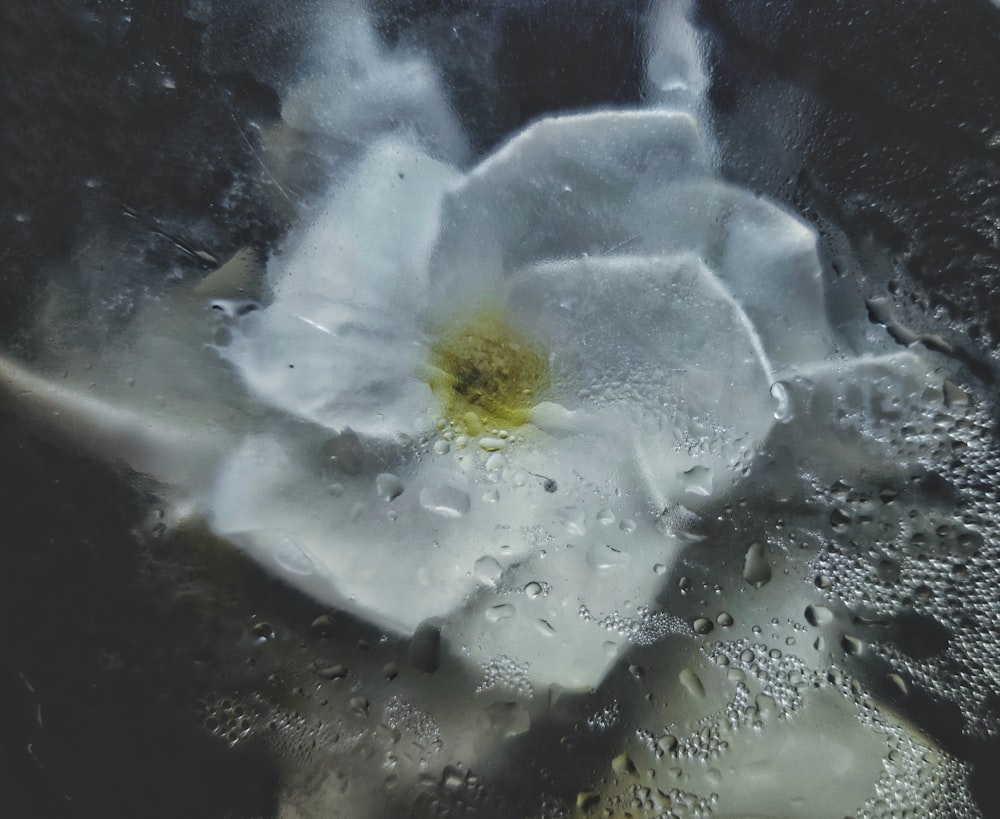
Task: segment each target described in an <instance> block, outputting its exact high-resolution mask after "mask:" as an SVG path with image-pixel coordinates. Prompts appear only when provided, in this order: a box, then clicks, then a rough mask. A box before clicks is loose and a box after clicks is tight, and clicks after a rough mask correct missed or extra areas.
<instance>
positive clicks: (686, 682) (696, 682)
mask: <svg viewBox="0 0 1000 819" xmlns="http://www.w3.org/2000/svg"><path fill="white" fill-rule="evenodd" d="M677 678H678V679H679V680H680V681H681V685H683V686H684V688H685V689H686V690H687V692H688V693H689V694H690V695H691V696H692V697H695V698H696V699H699V700H700V699H704V697H705V685H704V683H703V682H702V681H701V678H699V677H698V675H697V674H695V673H694V672H693V671H692V670H691V669H690V668H685V669H684V670H683V671H681V673H680V674H678V675H677Z"/></svg>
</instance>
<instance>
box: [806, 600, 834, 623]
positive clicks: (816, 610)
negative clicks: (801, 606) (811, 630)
mask: <svg viewBox="0 0 1000 819" xmlns="http://www.w3.org/2000/svg"><path fill="white" fill-rule="evenodd" d="M832 620H833V612H832V611H830V609H828V608H827V607H826V606H816V605H812V606H806V621H807V622H808V623H809V625H811V626H823V625H826V624H827V623H829V622H831V621H832Z"/></svg>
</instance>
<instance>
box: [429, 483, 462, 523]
mask: <svg viewBox="0 0 1000 819" xmlns="http://www.w3.org/2000/svg"><path fill="white" fill-rule="evenodd" d="M420 505H421V506H422V507H424V509H426V510H427V511H428V512H433V513H434V514H436V515H441V516H442V517H445V518H460V517H462V516H463V515H465V514H466V513H467V512H468V511H469V508H470V506H471V505H472V504H471V500H470V499H469V494H468V493H467V492H464V491H463V490H461V489H458V488H457V487H454V486H447V485H444V486H425V487H424V488H423V489H421V490H420Z"/></svg>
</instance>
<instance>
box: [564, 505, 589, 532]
mask: <svg viewBox="0 0 1000 819" xmlns="http://www.w3.org/2000/svg"><path fill="white" fill-rule="evenodd" d="M585 520H586V513H585V512H584V511H583V509H581V508H580V507H578V506H566V507H563V508H562V509H560V510H559V522H560V523H562V525H563V526H564V527H565V529H566V531H567V532H569V533H570V534H571V535H584V534H586V533H587V525H586V523H585Z"/></svg>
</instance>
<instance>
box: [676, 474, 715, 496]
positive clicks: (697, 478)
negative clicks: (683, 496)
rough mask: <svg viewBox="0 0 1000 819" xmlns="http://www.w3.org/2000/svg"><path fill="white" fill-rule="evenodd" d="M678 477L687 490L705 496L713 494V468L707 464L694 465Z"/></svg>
mask: <svg viewBox="0 0 1000 819" xmlns="http://www.w3.org/2000/svg"><path fill="white" fill-rule="evenodd" d="M677 477H678V478H679V479H680V483H681V486H683V487H684V491H685V492H690V493H691V494H692V495H702V496H704V497H708V496H709V495H711V494H712V470H711V469H709V468H708V467H707V466H692V467H691V468H690V469H688V470H686V471H685V472H682V473H681V474H680V475H678V476H677Z"/></svg>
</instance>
